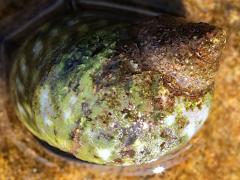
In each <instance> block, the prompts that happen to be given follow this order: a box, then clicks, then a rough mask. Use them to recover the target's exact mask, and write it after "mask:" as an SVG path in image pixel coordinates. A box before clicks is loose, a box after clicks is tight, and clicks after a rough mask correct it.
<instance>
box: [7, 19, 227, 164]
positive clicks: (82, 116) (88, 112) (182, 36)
mask: <svg viewBox="0 0 240 180" xmlns="http://www.w3.org/2000/svg"><path fill="white" fill-rule="evenodd" d="M64 23H65V24H67V25H66V26H65V27H64V26H63V24H60V25H58V24H57V25H56V24H53V25H50V26H49V25H48V26H45V27H42V28H41V29H40V30H39V31H38V32H37V33H35V34H34V35H33V36H32V37H31V38H29V39H28V40H27V41H26V42H25V43H24V45H23V47H22V48H21V50H20V51H19V53H18V56H17V60H16V62H15V64H14V67H13V70H12V78H11V85H12V94H13V97H14V99H15V103H16V110H17V113H18V116H19V118H20V119H21V120H22V121H23V122H24V124H25V125H26V126H27V127H28V129H30V131H31V132H32V133H33V134H35V135H36V136H37V137H38V138H40V139H42V140H44V141H46V142H47V143H49V144H50V145H52V146H54V147H57V148H59V149H61V150H63V151H66V152H69V153H72V154H73V155H74V156H76V157H77V158H79V159H81V160H85V161H89V162H94V163H97V164H108V165H134V164H143V163H147V162H151V161H153V160H156V159H159V158H161V157H162V156H164V155H167V154H169V153H171V152H173V151H175V150H178V149H180V148H181V147H182V146H183V145H185V144H186V143H187V142H188V141H189V140H190V139H191V138H192V136H193V135H194V134H195V133H196V132H197V130H198V129H199V128H200V127H201V126H202V124H203V123H204V121H205V120H206V119H207V116H208V112H209V109H210V105H211V101H212V95H213V85H214V76H215V73H216V71H217V69H218V64H219V62H218V58H219V55H220V50H221V48H222V46H223V44H224V33H223V32H222V31H221V30H220V29H218V28H216V27H214V26H210V25H208V24H204V23H189V22H186V21H185V20H182V19H175V18H172V17H155V18H150V19H146V20H143V21H142V22H140V21H139V22H138V23H134V24H128V23H116V22H111V21H108V20H99V21H96V22H92V21H90V22H88V23H83V22H80V21H78V19H75V21H74V20H71V21H70V20H66V21H64Z"/></svg>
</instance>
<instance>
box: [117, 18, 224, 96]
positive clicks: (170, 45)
mask: <svg viewBox="0 0 240 180" xmlns="http://www.w3.org/2000/svg"><path fill="white" fill-rule="evenodd" d="M132 27H133V28H132V30H131V32H132V35H133V36H134V37H135V38H136V40H135V42H136V43H132V42H131V43H126V44H125V45H124V46H125V47H124V48H122V49H125V51H123V52H122V54H121V56H123V54H124V56H125V58H126V59H129V60H131V61H133V62H134V63H137V64H138V68H139V69H138V71H140V72H142V71H144V70H146V71H148V70H150V71H158V72H161V73H162V74H163V77H164V79H163V80H164V82H165V83H166V85H167V86H168V87H169V88H170V89H171V90H172V91H174V92H175V93H176V94H182V93H184V94H185V95H187V96H193V97H198V96H200V95H202V94H204V93H205V92H206V91H208V90H211V89H212V87H213V84H214V76H215V73H216V72H217V70H218V67H219V56H220V54H221V49H222V48H223V46H224V44H225V41H226V40H225V32H224V31H223V30H221V29H220V28H217V27H215V26H213V25H209V24H206V23H192V22H187V21H186V20H184V19H181V18H172V17H168V16H164V17H162V16H160V17H156V18H150V19H147V20H142V21H139V22H138V23H136V24H135V25H134V26H132Z"/></svg>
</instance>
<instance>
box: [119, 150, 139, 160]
mask: <svg viewBox="0 0 240 180" xmlns="http://www.w3.org/2000/svg"><path fill="white" fill-rule="evenodd" d="M135 154H136V152H135V151H134V150H132V149H130V150H125V151H121V155H122V157H130V158H133V157H134V155H135Z"/></svg>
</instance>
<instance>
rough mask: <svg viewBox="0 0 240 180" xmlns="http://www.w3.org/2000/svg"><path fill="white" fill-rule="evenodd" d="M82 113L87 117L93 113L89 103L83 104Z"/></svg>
mask: <svg viewBox="0 0 240 180" xmlns="http://www.w3.org/2000/svg"><path fill="white" fill-rule="evenodd" d="M82 112H83V114H84V115H85V116H86V117H88V116H89V115H90V114H91V113H92V112H91V109H90V107H89V104H88V103H87V102H84V103H82Z"/></svg>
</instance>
